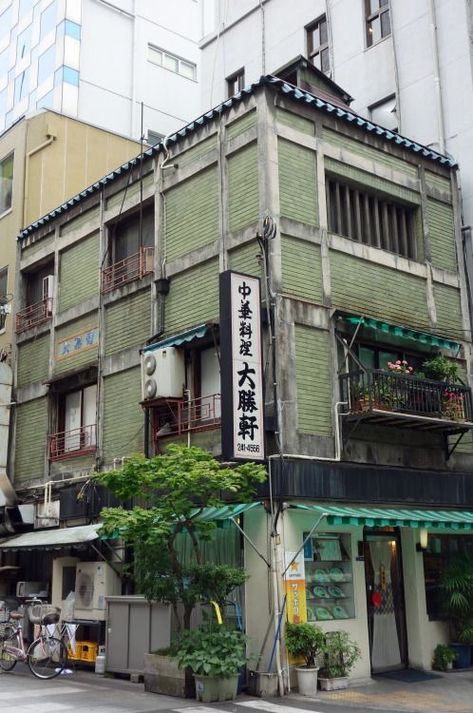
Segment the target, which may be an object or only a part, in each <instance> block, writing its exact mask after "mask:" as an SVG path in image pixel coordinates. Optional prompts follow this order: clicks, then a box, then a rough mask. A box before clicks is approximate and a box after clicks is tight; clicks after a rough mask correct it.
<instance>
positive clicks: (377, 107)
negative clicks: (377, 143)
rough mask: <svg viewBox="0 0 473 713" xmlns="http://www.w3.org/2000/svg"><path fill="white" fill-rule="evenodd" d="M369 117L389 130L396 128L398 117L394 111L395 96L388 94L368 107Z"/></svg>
mask: <svg viewBox="0 0 473 713" xmlns="http://www.w3.org/2000/svg"><path fill="white" fill-rule="evenodd" d="M368 110H369V113H370V119H371V121H372V122H374V123H375V124H380V125H381V126H384V128H385V129H390V130H391V131H397V130H398V117H397V111H396V97H395V96H394V95H393V96H390V97H388V98H387V99H383V100H382V101H380V102H376V103H375V104H372V105H371V106H370V107H368Z"/></svg>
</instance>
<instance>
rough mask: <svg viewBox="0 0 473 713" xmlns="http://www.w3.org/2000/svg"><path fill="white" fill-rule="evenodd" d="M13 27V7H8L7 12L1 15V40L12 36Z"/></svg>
mask: <svg viewBox="0 0 473 713" xmlns="http://www.w3.org/2000/svg"><path fill="white" fill-rule="evenodd" d="M10 27H11V7H8V8H7V9H6V10H5V12H2V14H1V15H0V40H2V39H3V38H4V37H5V36H6V35H9V34H10Z"/></svg>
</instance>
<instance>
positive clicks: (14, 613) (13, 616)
mask: <svg viewBox="0 0 473 713" xmlns="http://www.w3.org/2000/svg"><path fill="white" fill-rule="evenodd" d="M10 619H13V620H14V621H19V620H20V619H23V614H22V613H21V612H19V611H11V612H10Z"/></svg>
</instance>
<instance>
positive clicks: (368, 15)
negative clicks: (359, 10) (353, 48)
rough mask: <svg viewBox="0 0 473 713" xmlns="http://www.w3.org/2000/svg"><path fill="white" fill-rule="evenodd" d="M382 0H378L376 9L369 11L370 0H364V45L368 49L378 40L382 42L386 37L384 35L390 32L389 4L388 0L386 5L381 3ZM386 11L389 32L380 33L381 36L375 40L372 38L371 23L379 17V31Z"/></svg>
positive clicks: (388, 35)
mask: <svg viewBox="0 0 473 713" xmlns="http://www.w3.org/2000/svg"><path fill="white" fill-rule="evenodd" d="M381 1H382V0H378V9H377V10H375V11H374V12H371V8H370V0H365V28H366V33H365V34H366V47H367V48H368V49H369V48H370V47H374V46H375V45H377V44H378V43H379V42H382V41H383V40H385V39H386V37H390V36H391V34H392V27H391V4H390V2H389V0H387V2H386V5H381ZM386 13H387V15H388V18H389V32H388V34H386V35H383V34H381V37H380V38H379V39H377V40H373V32H372V31H370V30H371V23H373V22H374V21H375V20H377V19H378V18H379V23H380V31H382V27H383V24H382V16H383V15H385V14H386Z"/></svg>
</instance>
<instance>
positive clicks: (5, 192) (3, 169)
mask: <svg viewBox="0 0 473 713" xmlns="http://www.w3.org/2000/svg"><path fill="white" fill-rule="evenodd" d="M12 191H13V154H10V156H7V157H6V158H4V159H3V160H2V161H0V214H1V213H5V211H7V210H10V208H11V205H12Z"/></svg>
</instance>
